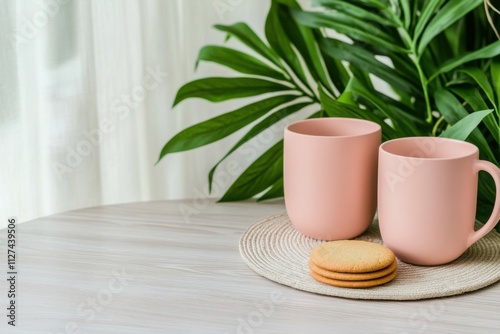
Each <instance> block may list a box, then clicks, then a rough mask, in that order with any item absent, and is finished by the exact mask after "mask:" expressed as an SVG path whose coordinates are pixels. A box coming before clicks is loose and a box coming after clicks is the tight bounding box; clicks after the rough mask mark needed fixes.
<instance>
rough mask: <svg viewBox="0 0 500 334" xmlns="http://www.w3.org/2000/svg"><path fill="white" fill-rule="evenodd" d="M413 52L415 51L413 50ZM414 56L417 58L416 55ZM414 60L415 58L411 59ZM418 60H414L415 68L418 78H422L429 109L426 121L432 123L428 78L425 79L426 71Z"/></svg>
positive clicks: (421, 81)
mask: <svg viewBox="0 0 500 334" xmlns="http://www.w3.org/2000/svg"><path fill="white" fill-rule="evenodd" d="M412 52H413V50H412ZM413 55H415V56H416V54H415V53H413ZM410 58H413V57H410ZM415 58H416V59H414V60H413V62H414V64H415V67H416V68H417V71H418V76H419V78H420V84H421V85H422V89H423V90H424V98H425V105H426V107H427V118H426V119H425V121H426V122H427V123H431V122H432V110H431V101H430V99H429V90H428V88H427V78H426V77H425V74H424V71H422V67H421V66H420V62H419V61H418V57H415Z"/></svg>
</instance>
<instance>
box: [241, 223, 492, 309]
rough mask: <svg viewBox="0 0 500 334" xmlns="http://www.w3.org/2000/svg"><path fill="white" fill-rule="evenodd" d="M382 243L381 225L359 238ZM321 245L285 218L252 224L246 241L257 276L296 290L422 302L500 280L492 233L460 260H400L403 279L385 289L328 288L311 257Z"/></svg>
mask: <svg viewBox="0 0 500 334" xmlns="http://www.w3.org/2000/svg"><path fill="white" fill-rule="evenodd" d="M356 239H359V240H366V241H372V242H376V243H380V244H381V243H382V240H381V237H380V233H379V229H378V225H377V222H376V221H375V222H374V223H373V224H372V225H371V226H370V228H369V229H368V230H367V231H366V232H365V233H364V234H362V235H361V236H360V237H358V238H356ZM321 242H322V241H318V240H315V239H312V238H308V237H306V236H304V235H302V234H301V233H300V232H298V231H297V230H296V229H295V228H294V227H293V225H292V224H291V223H290V220H289V219H288V216H287V215H286V214H280V215H275V216H272V217H269V218H266V219H264V220H261V221H260V222H258V223H256V224H254V225H252V226H251V227H250V228H249V229H248V230H247V231H246V232H245V233H244V234H243V236H242V237H241V240H240V253H241V256H242V257H243V260H244V261H245V262H246V263H247V264H248V265H249V266H250V268H252V269H253V270H254V271H255V272H257V273H258V274H260V275H262V276H264V277H266V278H268V279H270V280H272V281H275V282H278V283H281V284H284V285H287V286H290V287H292V288H295V289H299V290H304V291H309V292H313V293H318V294H322V295H329V296H337V297H345V298H353V299H385V300H417V299H425V298H435V297H444V296H452V295H458V294H462V293H465V292H469V291H474V290H477V289H481V288H483V287H485V286H488V285H490V284H493V283H495V282H496V281H498V280H500V234H499V233H497V232H496V231H492V232H490V233H489V234H488V235H487V236H486V237H484V238H482V239H481V240H479V241H478V242H476V243H475V244H474V245H472V246H471V247H470V248H469V249H468V250H467V251H466V252H465V253H464V254H463V255H462V256H461V257H460V258H458V259H457V260H455V261H453V262H451V263H449V264H445V265H441V266H433V267H423V266H414V265H410V264H407V263H404V262H401V261H399V263H398V270H399V272H398V275H397V276H396V278H395V279H394V280H393V281H392V282H389V283H387V284H385V285H382V286H377V287H373V288H366V289H348V288H338V287H333V286H329V285H326V284H323V283H319V282H317V281H316V280H314V279H313V278H312V277H311V276H310V274H309V264H308V263H309V262H308V261H309V254H310V252H311V250H312V249H313V248H314V247H315V246H316V245H318V244H320V243H321Z"/></svg>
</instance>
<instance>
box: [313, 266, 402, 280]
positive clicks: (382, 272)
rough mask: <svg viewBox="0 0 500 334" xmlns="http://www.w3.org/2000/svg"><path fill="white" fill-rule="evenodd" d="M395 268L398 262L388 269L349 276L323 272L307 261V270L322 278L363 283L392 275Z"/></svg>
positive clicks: (347, 274) (349, 274) (323, 270)
mask: <svg viewBox="0 0 500 334" xmlns="http://www.w3.org/2000/svg"><path fill="white" fill-rule="evenodd" d="M397 267H398V261H394V262H393V263H392V264H390V265H389V266H388V267H386V268H384V269H380V270H377V271H372V272H367V273H360V274H351V273H338V272H335V271H330V270H325V269H323V268H320V267H318V266H317V265H315V264H314V263H313V262H312V261H309V268H310V269H311V271H314V272H315V273H316V274H318V275H320V276H323V277H325V278H330V279H335V280H342V281H364V280H370V279H375V278H380V277H383V276H386V275H388V274H390V273H392V272H393V271H394V270H395V269H396V268H397Z"/></svg>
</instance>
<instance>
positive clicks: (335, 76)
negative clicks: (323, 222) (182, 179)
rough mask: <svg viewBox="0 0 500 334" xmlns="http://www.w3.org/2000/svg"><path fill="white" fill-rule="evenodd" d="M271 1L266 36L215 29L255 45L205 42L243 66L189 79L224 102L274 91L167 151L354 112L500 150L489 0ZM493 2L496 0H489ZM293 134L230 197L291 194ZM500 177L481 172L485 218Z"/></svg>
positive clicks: (489, 156) (388, 130)
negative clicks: (287, 187) (287, 186)
mask: <svg viewBox="0 0 500 334" xmlns="http://www.w3.org/2000/svg"><path fill="white" fill-rule="evenodd" d="M312 5H313V9H311V10H304V9H303V8H301V6H300V5H299V4H298V3H297V2H296V1H295V0H273V1H271V5H270V9H269V13H268V16H267V20H266V24H265V37H266V39H265V40H264V39H262V38H260V37H259V36H258V35H257V34H256V33H255V32H254V31H253V30H252V29H251V28H250V27H249V26H248V25H247V24H245V23H236V24H233V25H216V26H215V28H216V29H218V30H220V31H221V32H223V33H225V34H227V38H236V39H237V40H239V42H241V43H242V44H244V45H245V46H246V48H247V49H248V52H241V51H238V50H235V49H232V48H228V47H224V46H220V45H208V46H205V47H203V48H202V49H201V50H200V53H199V56H198V60H197V62H213V63H217V64H219V65H222V66H225V67H228V68H230V69H232V70H234V71H236V72H238V73H239V76H236V77H210V78H202V79H198V80H195V81H192V82H189V83H187V84H185V85H184V86H182V87H181V88H180V89H179V91H178V92H177V96H176V98H175V101H174V106H176V105H177V104H178V103H180V102H181V101H183V100H185V99H189V98H201V99H205V100H208V101H210V102H221V101H226V100H231V99H239V98H245V97H250V96H260V95H263V94H266V95H265V98H261V99H260V100H258V101H256V102H253V103H251V104H249V105H246V106H242V107H240V108H238V109H236V110H233V111H229V112H227V113H224V114H222V115H220V116H217V117H214V118H211V119H209V120H207V121H204V122H201V123H199V124H195V125H193V126H191V127H189V128H187V129H185V130H183V131H181V132H179V133H178V134H176V135H175V136H174V137H173V138H171V139H170V140H169V141H168V142H167V143H166V144H165V146H164V147H163V149H162V151H161V153H160V158H159V159H160V160H161V159H162V158H163V157H164V156H165V155H167V154H169V153H174V152H181V151H186V150H190V149H193V148H197V147H200V146H204V145H207V144H209V143H212V142H215V141H217V140H220V139H223V138H225V137H227V136H228V135H230V134H232V133H234V132H236V131H238V130H240V129H243V128H247V131H246V133H245V134H244V135H243V137H241V138H240V139H239V140H238V141H237V142H236V143H235V144H234V146H233V147H232V148H231V149H230V150H229V152H227V154H225V155H224V156H223V157H221V160H220V161H219V162H218V163H217V164H216V165H215V166H213V168H212V170H211V171H210V173H209V175H208V178H209V184H210V185H211V184H212V182H213V175H214V172H215V170H216V169H217V167H218V166H219V164H220V163H221V162H222V161H223V160H224V159H226V158H227V157H228V156H229V155H230V154H231V153H233V152H234V151H236V150H238V149H239V148H241V147H242V146H244V145H245V144H247V143H248V141H249V140H251V139H252V138H254V137H255V136H258V135H259V134H261V133H262V132H263V131H265V130H266V129H268V128H270V127H271V126H275V125H277V124H283V122H282V121H283V120H286V119H287V118H288V117H289V116H291V115H292V114H295V113H297V112H299V111H301V110H311V108H315V109H313V110H315V111H314V112H311V113H310V115H307V116H308V117H355V118H363V119H368V120H372V121H374V122H377V123H379V124H380V125H381V126H382V128H383V139H384V140H388V139H392V138H398V137H407V136H418V135H425V136H444V137H450V138H456V139H462V140H468V141H470V142H472V143H474V144H475V145H477V146H478V147H479V149H480V152H481V158H482V159H486V160H489V161H491V162H493V163H494V164H496V165H497V166H500V165H499V161H500V125H499V119H500V57H499V55H500V41H499V37H498V33H497V29H496V27H497V26H498V24H499V22H500V20H499V16H498V15H494V14H495V13H494V12H495V11H496V10H495V8H492V6H491V4H490V3H489V1H486V2H483V0H468V1H463V0H426V1H424V0H414V1H409V0H351V1H343V0H313V1H312ZM490 6H491V7H490ZM282 166H283V141H282V140H281V141H278V142H277V143H276V144H273V145H271V147H269V148H268V150H267V151H266V152H264V153H263V154H262V155H261V156H259V157H258V158H257V159H256V160H255V161H254V162H253V163H252V164H251V165H250V166H249V167H248V168H247V169H246V170H244V171H243V173H242V174H241V175H240V176H239V177H238V178H237V179H236V180H235V181H234V183H233V184H232V185H231V186H230V187H229V189H227V191H226V192H225V194H224V195H223V197H222V198H221V201H234V200H243V199H247V198H251V197H254V196H256V195H259V198H258V200H265V199H271V198H276V197H281V196H283V174H282ZM494 194H495V185H494V183H493V182H492V179H491V177H490V176H488V175H483V173H481V175H480V186H479V198H478V218H479V219H484V218H486V217H487V216H488V215H489V213H490V212H491V209H492V205H493V201H494V197H495V195H494Z"/></svg>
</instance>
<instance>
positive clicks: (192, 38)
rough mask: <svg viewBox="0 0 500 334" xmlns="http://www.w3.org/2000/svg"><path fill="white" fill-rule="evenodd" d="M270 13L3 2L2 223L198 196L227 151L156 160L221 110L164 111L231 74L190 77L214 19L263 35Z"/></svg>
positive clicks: (193, 5)
mask: <svg viewBox="0 0 500 334" xmlns="http://www.w3.org/2000/svg"><path fill="white" fill-rule="evenodd" d="M220 3H224V4H226V5H227V6H226V7H223V8H225V9H221V8H219V7H218V5H220ZM268 6H269V4H268V2H267V1H249V0H241V1H225V0H220V1H218V0H216V1H206V0H106V1H102V0H101V1H100V0H41V1H37V0H25V1H15V0H6V1H2V2H1V3H0V45H1V48H0V101H1V102H2V105H1V106H0V109H1V110H0V142H1V144H0V149H1V153H2V160H3V162H2V167H1V170H2V173H1V176H0V209H1V212H2V216H3V217H8V216H18V218H19V219H20V220H21V221H26V220H30V219H33V218H36V217H40V216H45V215H49V214H53V213H56V212H61V211H66V210H72V209H77V208H82V207H88V206H96V205H107V204H113V203H123V202H132V201H147V200H158V199H173V198H188V197H196V196H199V193H200V192H201V193H203V191H202V189H203V188H204V187H205V185H206V182H207V181H206V175H207V173H208V171H209V170H210V168H211V166H212V165H213V164H214V163H215V162H216V161H217V158H219V157H220V156H222V154H223V153H224V150H226V149H228V148H229V145H230V143H228V142H220V143H215V144H212V145H210V146H209V147H207V148H203V149H199V150H194V151H192V152H187V153H185V154H176V155H172V156H169V157H167V158H166V159H164V160H163V161H161V162H160V163H159V164H158V165H156V166H155V163H156V161H157V158H158V154H159V152H160V150H161V148H162V146H163V145H164V144H165V142H166V141H167V140H168V139H169V138H171V137H172V136H173V135H174V134H175V133H176V132H178V131H180V130H181V129H183V128H185V127H187V126H189V125H192V124H194V123H196V122H199V121H202V120H205V119H207V118H210V117H214V116H215V115H217V114H220V113H221V112H224V111H228V109H227V107H221V106H218V105H214V104H209V103H207V102H206V101H186V102H185V103H183V104H182V105H181V106H179V107H176V108H175V109H174V110H172V108H171V106H172V102H173V99H174V96H175V92H176V90H177V89H178V88H179V87H180V86H181V85H182V84H184V83H186V82H187V81H189V80H192V79H195V78H197V77H201V76H207V75H221V74H222V75H225V74H228V73H229V72H227V71H224V70H223V69H221V68H220V67H217V66H213V65H206V66H201V68H200V69H199V70H198V71H197V72H195V71H194V63H195V59H196V56H197V52H198V50H199V49H200V48H201V46H203V45H205V44H220V43H223V41H224V37H225V36H224V35H223V34H221V33H220V32H217V31H216V30H214V29H212V28H211V27H212V26H213V25H214V24H215V23H223V24H230V23H233V22H238V21H245V22H248V23H249V24H250V25H252V26H253V27H255V28H257V31H259V29H260V31H261V30H262V26H263V20H264V18H265V13H266V11H267V7H268ZM197 194H198V195H197ZM214 195H215V196H217V195H218V194H214ZM4 220H5V219H4ZM4 226H5V224H4V222H3V221H0V228H1V227H4Z"/></svg>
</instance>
